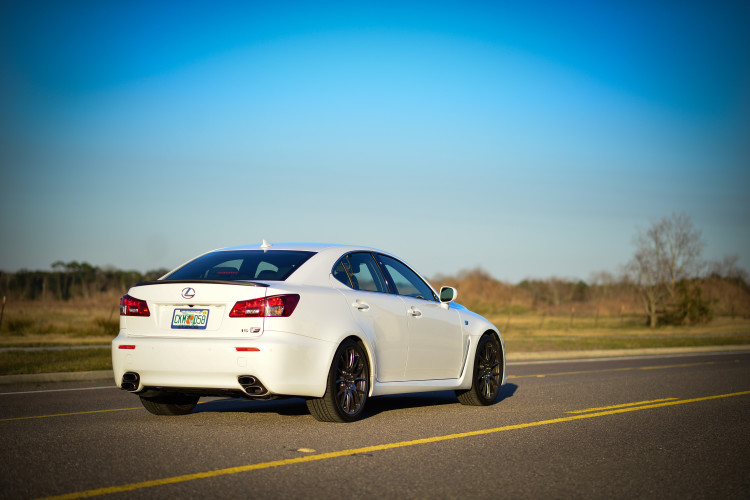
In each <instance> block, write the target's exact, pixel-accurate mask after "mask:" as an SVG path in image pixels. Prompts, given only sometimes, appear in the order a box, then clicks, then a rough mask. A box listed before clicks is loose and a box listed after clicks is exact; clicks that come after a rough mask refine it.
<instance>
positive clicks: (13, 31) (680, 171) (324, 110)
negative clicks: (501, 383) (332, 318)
mask: <svg viewBox="0 0 750 500" xmlns="http://www.w3.org/2000/svg"><path fill="white" fill-rule="evenodd" d="M749 23H750V4H748V3H747V2H722V1H716V2H708V1H706V2H690V1H684V2H683V1H680V2H677V1H663V2H658V1H657V2H653V1H642V2H639V1H623V2H569V1H568V2H518V1H512V2H392V3H391V2H372V3H369V2H361V3H360V2H334V3H305V2H236V3H235V2H210V3H208V2H207V3H203V4H200V3H190V2H186V3H184V4H183V3H177V2H163V3H162V2H145V1H144V2H138V1H134V2H114V1H113V2H101V1H90V2H74V1H73V2H35V1H19V2H14V1H6V2H3V4H2V6H0V44H1V47H2V52H1V53H0V65H1V66H0V70H1V73H0V104H1V105H2V110H3V111H2V114H1V115H0V161H1V163H0V168H2V171H1V172H0V175H1V178H2V181H1V182H0V200H1V201H0V203H1V205H0V234H2V244H1V245H0V269H2V270H6V271H14V270H17V269H20V268H27V269H48V268H49V266H50V265H51V263H52V262H54V261H57V260H63V261H70V260H78V261H87V262H89V263H91V264H94V265H99V266H106V265H112V266H115V267H118V268H123V269H138V270H141V271H144V270H147V269H154V268H158V267H167V268H172V267H175V266H176V265H178V264H180V263H182V262H183V261H185V260H188V259H190V258H192V257H193V256H195V255H197V254H199V253H202V252H203V251H206V250H209V249H212V248H217V247H223V246H232V245H237V244H244V243H255V242H260V241H261V239H263V238H265V239H267V240H269V241H272V242H273V241H319V242H341V243H355V244H364V245H369V246H375V247H379V248H383V249H386V250H390V251H392V252H395V253H396V254H398V255H400V256H401V257H403V258H404V259H405V260H407V261H408V262H409V263H411V264H413V265H414V266H415V267H416V268H417V269H418V270H419V271H420V272H422V273H423V274H426V275H434V274H438V273H443V274H451V273H454V272H456V271H458V270H460V269H469V268H474V267H478V266H481V267H482V268H484V269H485V270H487V271H489V272H490V273H491V274H492V275H493V276H495V277H497V278H499V279H503V280H508V281H514V282H517V281H520V280H522V279H524V278H527V277H540V278H546V277H550V276H553V275H555V276H559V277H569V278H583V279H586V278H587V277H589V275H590V273H591V272H594V271H600V270H608V271H611V272H616V271H617V270H618V269H619V268H620V266H621V265H623V264H625V263H626V262H627V261H628V260H629V259H630V258H631V256H632V254H633V245H632V238H633V236H634V234H635V232H636V230H637V228H645V227H647V226H648V225H649V224H650V222H651V221H654V220H656V219H659V218H661V217H663V216H667V215H670V214H671V213H672V212H686V213H687V214H688V215H690V216H691V217H692V220H693V222H694V224H695V225H696V226H697V227H699V228H700V229H702V231H703V236H704V239H705V241H706V247H705V251H704V257H705V258H706V259H708V260H720V259H721V258H723V257H724V256H727V255H733V254H736V255H739V256H740V260H739V264H740V265H741V266H742V267H744V268H746V269H747V268H750V201H749V199H748V195H747V193H748V188H750V140H749V139H750V30H748V29H747V26H748V25H749Z"/></svg>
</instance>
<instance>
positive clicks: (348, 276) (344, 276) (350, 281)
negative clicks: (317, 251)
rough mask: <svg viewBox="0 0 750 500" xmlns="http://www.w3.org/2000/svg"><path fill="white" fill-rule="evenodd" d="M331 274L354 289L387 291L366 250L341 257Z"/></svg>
mask: <svg viewBox="0 0 750 500" xmlns="http://www.w3.org/2000/svg"><path fill="white" fill-rule="evenodd" d="M333 276H334V277H335V278H336V279H337V280H339V281H340V282H342V283H343V284H345V285H346V286H348V287H350V288H353V289H355V290H365V291H368V292H388V288H387V287H386V285H385V281H384V280H383V277H382V276H381V274H380V270H379V269H378V266H377V264H376V263H375V260H374V259H373V258H372V255H370V254H369V253H367V252H354V253H350V254H348V255H345V256H344V257H342V258H341V259H340V260H339V261H338V262H337V263H336V265H335V266H334V268H333Z"/></svg>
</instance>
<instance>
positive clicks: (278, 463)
mask: <svg viewBox="0 0 750 500" xmlns="http://www.w3.org/2000/svg"><path fill="white" fill-rule="evenodd" d="M748 394H750V391H743V392H733V393H730V394H718V395H715V396H704V397H701V398H693V399H681V400H678V401H665V402H662V403H654V404H648V405H644V406H636V407H629V408H618V409H613V410H607V411H601V412H597V413H587V414H585V415H572V416H569V417H561V418H553V419H550V420H541V421H538V422H528V423H525V424H515V425H506V426H504V427H495V428H492V429H480V430H476V431H469V432H461V433H458V434H447V435H444V436H434V437H429V438H423V439H414V440H411V441H399V442H396V443H386V444H380V445H375V446H365V447H363V448H353V449H349V450H340V451H332V452H329V453H320V454H318V455H306V456H303V457H296V458H287V459H284V460H273V461H271V462H261V463H257V464H250V465H242V466H239V467H229V468H226V469H218V470H212V471H207V472H197V473H194V474H184V475H181V476H173V477H165V478H162V479H152V480H150V481H141V482H138V483H130V484H123V485H120V486H109V487H107V488H98V489H94V490H86V491H76V492H73V493H68V494H65V495H58V496H52V497H47V498H46V499H45V500H71V499H77V498H86V497H93V496H99V495H107V494H111V493H124V492H126V491H134V490H140V489H143V488H151V487H154V486H165V485H169V484H176V483H184V482H186V481H194V480H196V479H206V478H210V477H218V476H226V475H230V474H238V473H240V472H249V471H254V470H261V469H271V468H274V467H284V466H287V465H294V464H300V463H306V462H317V461H320V460H328V459H331V458H338V457H346V456H352V455H357V454H359V453H372V452H375V451H383V450H392V449H395V448H405V447H408V446H416V445H420V444H428V443H438V442H441V441H449V440H452V439H460V438H466V437H472V436H481V435H485V434H494V433H497V432H504V431H512V430H517V429H527V428H529V427H539V426H542V425H551V424H558V423H562V422H572V421H574V420H583V419H588V418H595V417H603V416H606V415H615V414H618V413H627V412H632V411H640V410H649V409H652V408H660V407H663V406H674V405H681V404H687V403H696V402H699V401H709V400H712V399H720V398H729V397H733V396H744V395H748Z"/></svg>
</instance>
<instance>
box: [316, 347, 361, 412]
mask: <svg viewBox="0 0 750 500" xmlns="http://www.w3.org/2000/svg"><path fill="white" fill-rule="evenodd" d="M369 358H370V355H369V353H368V349H367V347H366V345H365V343H364V342H363V341H362V340H361V339H360V338H359V337H356V336H349V337H346V338H344V339H343V340H342V341H341V342H340V343H339V344H338V345H337V346H336V350H335V352H334V354H333V358H332V360H331V365H330V369H329V372H328V376H327V378H326V391H325V393H324V394H323V397H320V398H309V399H307V400H306V405H307V408H308V410H309V411H310V413H311V414H312V416H313V417H315V419H317V420H319V421H322V422H352V421H354V420H357V419H358V418H359V417H360V416H361V414H362V411H363V410H364V407H365V404H366V402H367V399H368V397H369V396H370V394H371V393H372V387H371V385H372V384H371V381H372V369H371V367H370V362H369Z"/></svg>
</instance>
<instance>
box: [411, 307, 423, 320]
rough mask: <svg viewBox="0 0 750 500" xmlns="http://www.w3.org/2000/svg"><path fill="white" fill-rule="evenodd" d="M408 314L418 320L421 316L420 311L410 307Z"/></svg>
mask: <svg viewBox="0 0 750 500" xmlns="http://www.w3.org/2000/svg"><path fill="white" fill-rule="evenodd" d="M409 314H411V315H412V316H414V317H415V318H418V317H420V316H421V315H422V311H420V310H419V309H417V308H416V307H412V308H411V309H409Z"/></svg>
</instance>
